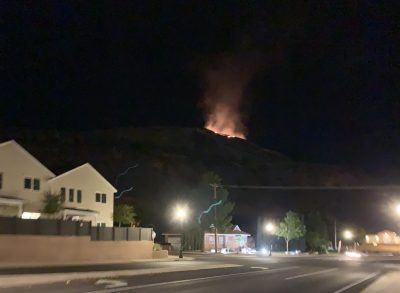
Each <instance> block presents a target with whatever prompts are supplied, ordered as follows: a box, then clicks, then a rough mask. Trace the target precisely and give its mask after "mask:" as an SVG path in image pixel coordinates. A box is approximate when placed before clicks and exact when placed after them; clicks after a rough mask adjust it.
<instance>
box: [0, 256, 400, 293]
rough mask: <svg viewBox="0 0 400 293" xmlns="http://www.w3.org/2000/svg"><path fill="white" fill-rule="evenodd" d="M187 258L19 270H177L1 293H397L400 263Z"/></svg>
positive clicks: (396, 260) (339, 258)
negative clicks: (185, 259) (188, 259)
mask: <svg viewBox="0 0 400 293" xmlns="http://www.w3.org/2000/svg"><path fill="white" fill-rule="evenodd" d="M191 256H192V257H195V259H194V260H190V261H183V262H174V261H171V262H147V263H140V262H135V263H131V264H114V265H103V266H79V268H77V267H68V268H67V267H59V268H42V269H39V268H36V269H30V270H29V269H23V274H21V275H19V277H20V278H21V280H23V278H24V276H25V277H26V276H28V275H29V276H31V275H34V274H37V275H43V274H45V273H51V274H55V273H60V272H61V273H62V272H66V271H68V272H71V271H74V270H75V271H76V270H77V269H78V270H79V271H80V272H82V273H84V272H87V271H89V270H90V271H93V270H96V269H98V270H100V271H102V272H108V271H114V272H118V271H121V272H123V271H125V270H126V269H131V270H139V269H144V268H146V269H160V268H162V269H167V270H168V269H174V268H176V267H179V269H180V271H170V272H164V273H146V274H143V275H135V276H132V275H122V276H113V277H110V278H107V277H102V278H89V279H84V280H72V281H68V280H67V281H64V282H57V283H52V284H46V285H35V286H19V287H13V288H8V289H3V290H0V292H30V293H35V292H99V293H106V292H109V293H111V292H207V293H211V292H331V293H340V292H361V291H363V290H364V292H400V270H399V269H400V258H399V257H396V256H363V257H362V258H359V259H358V258H349V257H345V256H284V257H282V256H272V257H269V256H264V255H218V256H215V255H204V254H199V255H192V254H191ZM9 273H14V274H15V273H18V272H17V271H12V272H10V271H7V270H1V271H0V275H4V274H9ZM0 282H1V276H0ZM388 288H390V289H388ZM397 289H399V290H397ZM393 290H394V291H393ZM396 290H397V291H396Z"/></svg>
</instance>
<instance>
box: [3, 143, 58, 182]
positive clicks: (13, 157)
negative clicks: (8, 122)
mask: <svg viewBox="0 0 400 293" xmlns="http://www.w3.org/2000/svg"><path fill="white" fill-rule="evenodd" d="M13 162H14V163H15V164H17V163H18V164H19V166H20V168H22V169H23V168H24V166H25V167H27V166H28V165H31V166H32V167H33V168H34V169H37V170H38V171H41V172H44V173H46V174H47V175H48V177H54V176H55V174H54V173H53V172H51V171H50V170H49V169H47V167H46V166H44V165H43V164H42V163H41V162H39V161H38V160H37V159H36V158H35V157H34V156H32V155H31V154H30V153H29V152H28V151H27V150H25V149H24V148H23V147H22V146H20V145H19V144H18V143H17V142H16V141H15V140H9V141H6V142H3V143H0V168H1V167H3V168H7V165H8V164H12V163H13ZM32 175H35V174H32Z"/></svg>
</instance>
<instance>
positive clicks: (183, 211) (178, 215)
mask: <svg viewBox="0 0 400 293" xmlns="http://www.w3.org/2000/svg"><path fill="white" fill-rule="evenodd" d="M187 214H188V211H187V207H185V206H178V207H176V209H175V219H176V220H177V221H179V223H180V227H181V245H180V248H179V258H183V222H184V221H185V220H186V218H187Z"/></svg>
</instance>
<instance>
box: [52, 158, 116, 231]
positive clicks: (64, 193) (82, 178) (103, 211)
mask: <svg viewBox="0 0 400 293" xmlns="http://www.w3.org/2000/svg"><path fill="white" fill-rule="evenodd" d="M48 183H49V185H50V189H51V192H52V193H56V194H61V198H62V201H63V202H64V210H63V212H62V213H63V217H64V218H72V219H83V220H89V221H92V223H96V224H97V225H99V226H107V227H109V226H112V225H113V220H112V216H113V211H114V193H115V192H116V191H117V190H116V189H115V188H114V186H112V185H111V184H110V183H109V182H108V181H107V180H106V179H105V178H104V177H103V176H102V175H101V174H100V173H99V172H97V170H96V169H95V168H93V167H92V165H90V164H89V163H86V164H84V165H82V166H79V167H77V168H75V169H72V170H70V171H68V172H65V173H63V174H61V175H58V176H57V177H54V178H52V179H50V180H49V181H48Z"/></svg>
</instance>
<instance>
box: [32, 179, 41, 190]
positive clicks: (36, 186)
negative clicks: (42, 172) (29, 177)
mask: <svg viewBox="0 0 400 293" xmlns="http://www.w3.org/2000/svg"><path fill="white" fill-rule="evenodd" d="M33 190H40V179H38V178H34V179H33Z"/></svg>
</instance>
